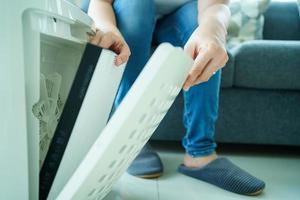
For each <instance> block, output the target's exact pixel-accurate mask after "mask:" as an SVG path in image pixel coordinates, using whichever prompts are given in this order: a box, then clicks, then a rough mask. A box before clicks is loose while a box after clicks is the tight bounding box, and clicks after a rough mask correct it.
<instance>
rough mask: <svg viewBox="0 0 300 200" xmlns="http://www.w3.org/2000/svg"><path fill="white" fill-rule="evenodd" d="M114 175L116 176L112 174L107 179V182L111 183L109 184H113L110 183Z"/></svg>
mask: <svg viewBox="0 0 300 200" xmlns="http://www.w3.org/2000/svg"><path fill="white" fill-rule="evenodd" d="M114 174H115V172H113V173H111V174H110V175H109V177H108V178H107V181H109V184H111V183H110V182H111V180H112V177H113V176H114Z"/></svg>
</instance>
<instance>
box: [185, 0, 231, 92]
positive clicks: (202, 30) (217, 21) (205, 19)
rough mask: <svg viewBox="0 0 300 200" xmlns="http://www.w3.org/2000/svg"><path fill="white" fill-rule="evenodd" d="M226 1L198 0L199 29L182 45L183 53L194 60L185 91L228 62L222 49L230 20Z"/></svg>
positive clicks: (207, 78) (208, 77) (203, 80)
mask: <svg viewBox="0 0 300 200" xmlns="http://www.w3.org/2000/svg"><path fill="white" fill-rule="evenodd" d="M227 4H228V0H199V1H198V12H199V14H198V20H199V26H198V28H197V29H196V30H195V31H194V33H193V34H192V36H191V37H190V39H189V41H188V42H187V44H186V45H185V51H186V52H187V53H188V54H190V55H191V57H192V58H193V59H194V60H195V62H194V66H193V68H192V70H191V71H190V73H189V76H188V78H187V80H186V82H185V84H184V89H185V90H188V89H189V88H190V87H191V86H193V85H196V84H199V83H201V82H205V81H208V80H209V79H210V77H211V76H212V75H213V74H214V73H215V72H216V71H218V70H219V69H220V68H222V67H224V65H225V64H226V62H227V61H228V55H227V52H226V49H225V45H226V35H227V27H228V23H229V19H230V10H229V8H228V6H227Z"/></svg>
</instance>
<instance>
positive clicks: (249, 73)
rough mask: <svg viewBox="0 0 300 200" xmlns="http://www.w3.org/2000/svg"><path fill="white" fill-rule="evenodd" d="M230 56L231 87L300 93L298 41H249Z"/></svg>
mask: <svg viewBox="0 0 300 200" xmlns="http://www.w3.org/2000/svg"><path fill="white" fill-rule="evenodd" d="M232 53H233V55H234V56H235V75H234V76H235V77H234V83H233V85H234V86H235V87H245V88H259V89H291V90H299V89H300V41H297V42H296V41H251V42H246V43H244V44H242V45H241V46H239V47H238V48H235V49H233V50H232Z"/></svg>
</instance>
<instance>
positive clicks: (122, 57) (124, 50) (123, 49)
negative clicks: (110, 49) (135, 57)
mask: <svg viewBox="0 0 300 200" xmlns="http://www.w3.org/2000/svg"><path fill="white" fill-rule="evenodd" d="M130 54H131V53H130V49H129V47H128V46H127V45H126V44H123V45H121V46H120V54H119V55H118V56H117V58H116V65H117V66H119V65H121V64H123V63H126V62H127V61H128V59H129V56H130Z"/></svg>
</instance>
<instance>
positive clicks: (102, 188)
mask: <svg viewBox="0 0 300 200" xmlns="http://www.w3.org/2000/svg"><path fill="white" fill-rule="evenodd" d="M103 190H104V186H103V187H101V188H100V189H99V190H98V192H97V193H98V194H99V193H101V192H102V191H103Z"/></svg>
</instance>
